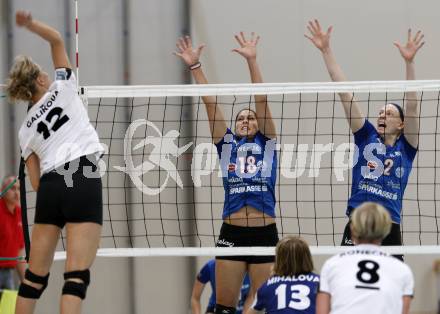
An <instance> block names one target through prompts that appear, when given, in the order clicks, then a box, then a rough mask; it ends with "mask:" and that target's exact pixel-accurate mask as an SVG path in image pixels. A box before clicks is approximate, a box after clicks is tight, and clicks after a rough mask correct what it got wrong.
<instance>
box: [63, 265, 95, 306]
mask: <svg viewBox="0 0 440 314" xmlns="http://www.w3.org/2000/svg"><path fill="white" fill-rule="evenodd" d="M69 279H79V280H81V281H82V282H81V283H80V282H76V281H71V280H69ZM64 280H65V282H64V286H63V294H70V295H74V296H76V297H78V298H80V299H81V300H84V299H85V298H86V293H87V287H88V286H89V284H90V270H88V269H86V270H75V271H70V272H67V273H64Z"/></svg>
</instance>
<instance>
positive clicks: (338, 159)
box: [27, 81, 440, 250]
mask: <svg viewBox="0 0 440 314" xmlns="http://www.w3.org/2000/svg"><path fill="white" fill-rule="evenodd" d="M408 89H412V90H417V91H418V99H419V102H420V144H419V151H418V153H417V156H416V159H415V160H414V163H413V170H412V173H411V176H410V179H409V182H408V186H407V189H406V192H405V194H404V202H403V212H402V225H401V228H402V235H403V241H404V244H405V245H408V246H410V245H416V246H420V245H422V246H427V245H438V244H439V215H438V212H437V207H438V206H437V205H438V204H439V203H438V202H439V201H440V200H439V196H438V195H439V194H438V193H439V192H440V190H439V186H438V183H437V182H438V179H439V178H440V177H439V176H440V173H439V171H438V166H439V163H440V159H439V157H440V156H439V155H438V147H439V144H440V139H439V137H438V134H439V125H438V119H439V112H438V110H439V109H438V107H439V106H438V105H439V102H440V85H439V83H438V82H435V81H434V82H432V81H414V82H410V83H409V82H385V83H384V82H358V83H347V84H345V85H344V84H328V83H326V84H259V85H221V86H220V85H211V86H196V87H194V86H131V87H126V88H123V87H111V86H109V87H87V88H86V91H87V93H86V96H87V97H86V98H87V102H88V110H89V116H90V120H91V121H92V123H93V125H94V126H95V127H96V130H97V132H98V134H99V136H100V139H101V141H102V143H104V144H105V145H106V147H107V148H108V152H107V154H106V155H105V156H104V157H103V161H104V162H105V164H106V168H107V170H106V172H105V175H104V176H103V187H104V194H103V195H104V225H103V232H102V241H101V248H116V249H125V248H168V247H170V248H171V247H190V248H198V247H209V248H212V247H214V246H215V242H216V240H217V237H218V235H219V231H220V227H221V224H222V218H221V217H222V209H223V201H224V189H223V184H222V178H221V172H220V169H219V160H218V159H219V158H218V157H217V151H216V149H215V146H213V145H212V140H211V135H210V131H209V124H208V119H207V114H206V110H205V107H204V104H203V102H202V99H201V96H203V95H215V96H216V100H217V103H218V104H219V105H220V107H221V108H222V110H223V111H224V114H225V118H226V119H227V120H228V126H229V127H230V128H231V129H234V121H235V116H236V114H237V113H238V112H239V111H240V110H241V109H243V108H254V98H253V96H251V95H253V94H256V93H259V94H267V95H268V103H269V106H270V108H271V111H272V115H273V118H274V121H275V124H276V127H277V133H278V138H277V143H278V146H277V149H278V154H279V155H278V164H277V183H276V217H277V218H276V222H277V226H278V231H279V236H280V237H282V236H284V235H287V234H295V235H300V236H302V237H304V238H305V239H306V240H307V241H308V243H309V244H310V245H312V246H318V247H324V246H334V245H339V243H340V241H341V238H342V232H343V230H344V227H345V224H346V222H347V218H346V217H345V210H346V207H347V199H348V197H349V195H350V191H351V168H350V167H349V161H350V156H351V154H352V150H351V149H350V147H351V146H350V145H351V144H353V136H352V133H351V131H350V129H349V126H348V123H347V121H346V118H345V115H344V112H343V109H342V105H341V104H340V101H339V97H338V94H337V93H338V92H340V91H353V92H354V93H355V97H356V99H357V101H358V103H359V104H360V106H361V108H362V111H363V113H364V114H365V115H366V116H367V118H368V119H370V121H371V122H372V123H373V124H374V125H375V124H376V122H375V121H376V119H377V115H378V112H379V109H380V108H381V107H382V106H383V105H384V104H385V103H387V102H396V103H399V104H401V105H402V106H403V107H405V100H404V92H405V90H408ZM129 170H130V171H129ZM128 173H130V174H128ZM28 186H29V185H28ZM28 190H29V189H28ZM27 198H28V215H29V222H30V225H32V224H31V222H33V215H34V211H35V209H34V204H35V193H33V192H28V193H27ZM59 250H64V238H63V239H61V241H60V244H59Z"/></svg>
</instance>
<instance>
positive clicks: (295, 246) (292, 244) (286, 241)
mask: <svg viewBox="0 0 440 314" xmlns="http://www.w3.org/2000/svg"><path fill="white" fill-rule="evenodd" d="M275 254H276V256H275V264H274V266H273V275H275V276H297V275H300V274H307V273H310V272H312V271H313V268H314V266H313V259H312V254H311V253H310V249H309V246H308V244H307V242H306V241H304V240H303V239H301V238H300V237H293V236H287V237H284V238H283V239H281V240H280V241H279V242H278V244H277V247H276V249H275Z"/></svg>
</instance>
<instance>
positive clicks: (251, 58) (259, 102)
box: [232, 32, 277, 138]
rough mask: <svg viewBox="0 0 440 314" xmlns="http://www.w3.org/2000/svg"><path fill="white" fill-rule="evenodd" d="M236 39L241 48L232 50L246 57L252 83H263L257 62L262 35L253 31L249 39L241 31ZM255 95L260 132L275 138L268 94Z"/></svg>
mask: <svg viewBox="0 0 440 314" xmlns="http://www.w3.org/2000/svg"><path fill="white" fill-rule="evenodd" d="M235 39H236V40H237V42H238V44H239V45H240V48H236V49H233V50H232V51H234V52H237V53H238V54H240V55H241V56H243V57H244V58H245V59H246V61H247V64H248V67H249V73H250V75H251V81H252V83H263V76H262V75H261V71H260V67H259V65H258V62H257V44H258V40H259V39H260V36H255V33H254V32H252V33H251V38H250V40H247V39H246V37H245V36H244V34H243V32H240V34H239V35H235ZM254 97H255V109H256V112H257V119H258V127H259V128H260V132H261V133H263V134H264V135H266V136H267V137H269V138H275V137H276V136H277V135H276V128H275V123H274V121H273V119H272V113H271V112H270V108H269V106H268V105H267V96H266V95H255V96H254Z"/></svg>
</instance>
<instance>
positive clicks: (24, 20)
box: [15, 10, 32, 27]
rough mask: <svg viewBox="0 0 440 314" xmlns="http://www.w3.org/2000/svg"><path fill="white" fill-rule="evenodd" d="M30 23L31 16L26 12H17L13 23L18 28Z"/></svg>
mask: <svg viewBox="0 0 440 314" xmlns="http://www.w3.org/2000/svg"><path fill="white" fill-rule="evenodd" d="M31 22H32V14H31V12H28V11H22V10H19V11H17V12H16V13H15V23H16V24H17V25H18V26H20V27H26V26H29V24H31Z"/></svg>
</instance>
